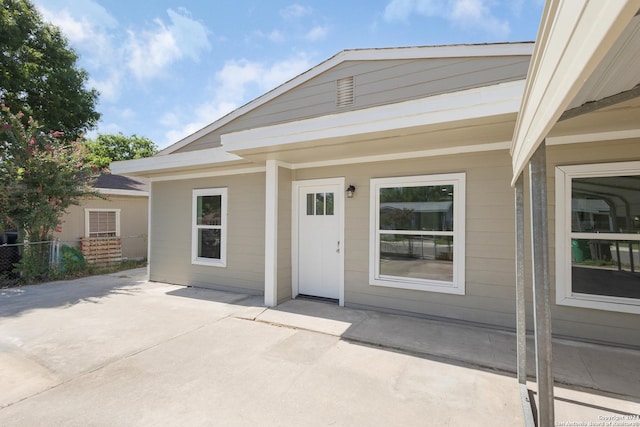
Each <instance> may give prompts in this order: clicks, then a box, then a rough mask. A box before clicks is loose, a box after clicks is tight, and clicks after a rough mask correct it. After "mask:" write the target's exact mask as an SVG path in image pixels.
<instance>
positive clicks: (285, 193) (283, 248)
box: [278, 167, 292, 304]
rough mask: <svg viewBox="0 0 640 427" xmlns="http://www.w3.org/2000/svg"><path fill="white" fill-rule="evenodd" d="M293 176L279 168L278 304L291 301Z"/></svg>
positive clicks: (290, 172) (289, 171)
mask: <svg viewBox="0 0 640 427" xmlns="http://www.w3.org/2000/svg"><path fill="white" fill-rule="evenodd" d="M291 176H292V171H291V170H289V169H286V168H282V167H281V168H278V304H279V303H281V302H284V301H286V300H289V299H291Z"/></svg>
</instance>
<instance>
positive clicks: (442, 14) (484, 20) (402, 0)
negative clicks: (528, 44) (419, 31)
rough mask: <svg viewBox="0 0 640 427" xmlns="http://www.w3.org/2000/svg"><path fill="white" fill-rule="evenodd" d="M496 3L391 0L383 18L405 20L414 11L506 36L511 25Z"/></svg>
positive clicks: (465, 26) (492, 0) (453, 23)
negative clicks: (501, 14)
mask: <svg viewBox="0 0 640 427" xmlns="http://www.w3.org/2000/svg"><path fill="white" fill-rule="evenodd" d="M518 1H520V0H518ZM495 5H496V1H495V0H391V1H390V2H389V3H388V4H387V6H386V7H385V10H384V13H383V17H384V19H385V20H386V21H388V22H398V21H399V22H404V21H407V20H408V19H409V17H410V16H411V15H412V14H418V15H421V16H424V17H428V18H430V17H438V18H443V19H445V20H447V21H449V22H450V23H451V24H452V25H454V26H457V27H461V28H464V29H470V30H480V31H483V32H486V33H488V34H492V35H494V36H496V37H503V38H504V37H507V36H508V35H509V33H510V32H511V28H510V26H509V22H508V21H506V20H503V19H500V18H498V17H497V16H496V15H495V14H494V12H493V10H492V7H493V6H495Z"/></svg>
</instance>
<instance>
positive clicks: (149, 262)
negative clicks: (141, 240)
mask: <svg viewBox="0 0 640 427" xmlns="http://www.w3.org/2000/svg"><path fill="white" fill-rule="evenodd" d="M152 194H153V178H149V197H147V280H150V279H151V197H152Z"/></svg>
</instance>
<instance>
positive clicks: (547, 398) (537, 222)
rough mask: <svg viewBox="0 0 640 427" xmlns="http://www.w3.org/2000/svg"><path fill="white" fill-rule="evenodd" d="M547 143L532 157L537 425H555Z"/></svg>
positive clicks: (531, 206)
mask: <svg viewBox="0 0 640 427" xmlns="http://www.w3.org/2000/svg"><path fill="white" fill-rule="evenodd" d="M545 146H546V141H543V142H542V144H541V145H540V147H538V149H537V150H536V152H535V153H534V154H533V157H531V162H530V163H529V176H530V186H531V191H530V193H531V196H530V197H531V203H530V209H531V245H532V255H533V298H534V306H533V318H534V324H535V347H536V381H537V384H538V402H537V408H538V426H540V427H552V426H553V425H554V418H555V416H554V407H553V369H552V363H551V362H552V357H551V309H550V289H549V288H550V279H549V238H548V221H547V167H546V161H547V156H546V147H545Z"/></svg>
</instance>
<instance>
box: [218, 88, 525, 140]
mask: <svg viewBox="0 0 640 427" xmlns="http://www.w3.org/2000/svg"><path fill="white" fill-rule="evenodd" d="M523 90H524V80H517V81H513V82H507V83H501V84H496V85H492V86H484V87H479V88H473V89H467V90H461V91H458V92H452V93H446V94H441V95H434V96H430V97H427V98H421V99H417V100H411V101H404V102H398V103H395V104H389V105H382V106H378V107H370V108H365V109H361V110H355V111H348V112H344V113H337V114H330V115H326V116H321V117H316V118H312V119H306V120H298V121H295V122H288V123H282V124H277V125H272V126H264V127H260V128H255V129H250V130H243V131H238V132H232V133H227V134H223V135H221V136H220V138H221V141H222V146H223V147H225V148H226V149H227V150H229V151H230V152H239V151H242V150H249V149H255V148H263V147H271V146H276V145H286V144H293V143H301V142H312V141H314V140H318V139H325V138H338V137H346V136H353V135H359V134H369V133H375V132H384V131H390V130H400V129H406V128H411V127H418V126H428V125H432V124H439V123H448V122H457V121H462V120H468V119H475V118H482V117H491V116H497V115H502V114H509V113H517V112H518V108H519V107H520V102H521V99H522V92H523Z"/></svg>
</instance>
